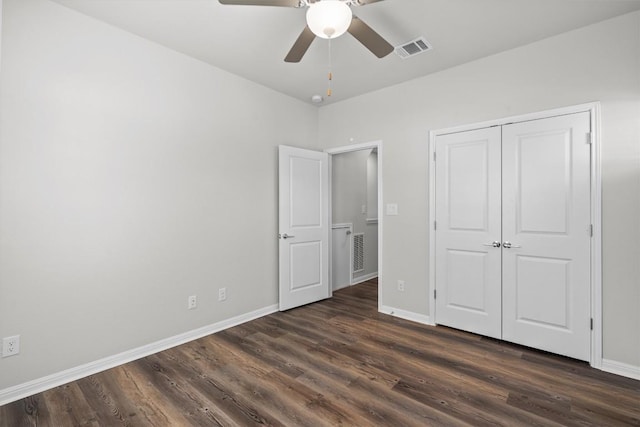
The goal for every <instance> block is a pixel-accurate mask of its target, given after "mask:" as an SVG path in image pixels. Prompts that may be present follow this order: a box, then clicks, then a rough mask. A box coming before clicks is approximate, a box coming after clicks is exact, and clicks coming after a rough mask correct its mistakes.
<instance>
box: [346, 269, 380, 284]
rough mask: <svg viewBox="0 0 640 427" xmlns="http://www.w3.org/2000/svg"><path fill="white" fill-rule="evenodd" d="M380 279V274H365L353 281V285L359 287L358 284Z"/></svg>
mask: <svg viewBox="0 0 640 427" xmlns="http://www.w3.org/2000/svg"><path fill="white" fill-rule="evenodd" d="M376 277H378V272H377V271H376V272H375V273H369V274H365V275H364V276H356V277H354V278H353V279H352V280H351V284H352V285H357V284H358V283H363V282H366V281H367V280H371V279H375V278H376Z"/></svg>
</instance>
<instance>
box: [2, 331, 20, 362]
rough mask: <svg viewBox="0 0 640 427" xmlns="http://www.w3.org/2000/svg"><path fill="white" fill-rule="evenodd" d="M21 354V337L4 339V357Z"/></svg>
mask: <svg viewBox="0 0 640 427" xmlns="http://www.w3.org/2000/svg"><path fill="white" fill-rule="evenodd" d="M18 353H20V335H14V336H12V337H5V338H3V339H2V357H9V356H15V355H16V354H18Z"/></svg>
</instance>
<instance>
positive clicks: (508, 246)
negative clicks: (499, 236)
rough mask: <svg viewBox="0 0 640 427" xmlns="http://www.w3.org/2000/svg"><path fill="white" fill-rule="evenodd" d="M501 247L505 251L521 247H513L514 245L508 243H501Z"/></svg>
mask: <svg viewBox="0 0 640 427" xmlns="http://www.w3.org/2000/svg"><path fill="white" fill-rule="evenodd" d="M502 247H503V248H505V249H511V248H514V249H515V248H521V247H522V246H520V245H514V244H511V243H509V242H504V243H502Z"/></svg>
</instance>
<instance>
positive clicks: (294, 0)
mask: <svg viewBox="0 0 640 427" xmlns="http://www.w3.org/2000/svg"><path fill="white" fill-rule="evenodd" d="M218 1H219V2H220V4H230V5H238V6H283V7H300V0H218Z"/></svg>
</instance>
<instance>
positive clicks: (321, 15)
mask: <svg viewBox="0 0 640 427" xmlns="http://www.w3.org/2000/svg"><path fill="white" fill-rule="evenodd" d="M352 17H353V15H352V13H351V8H350V7H349V6H348V5H347V4H346V3H344V2H343V1H341V0H322V1H318V2H315V3H312V4H311V5H310V6H309V9H308V10H307V25H308V26H309V29H311V31H312V32H313V34H315V35H316V36H318V37H321V38H323V39H335V38H336V37H340V36H341V35H343V34H344V33H345V32H346V31H347V29H348V28H349V25H351V18H352Z"/></svg>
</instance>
